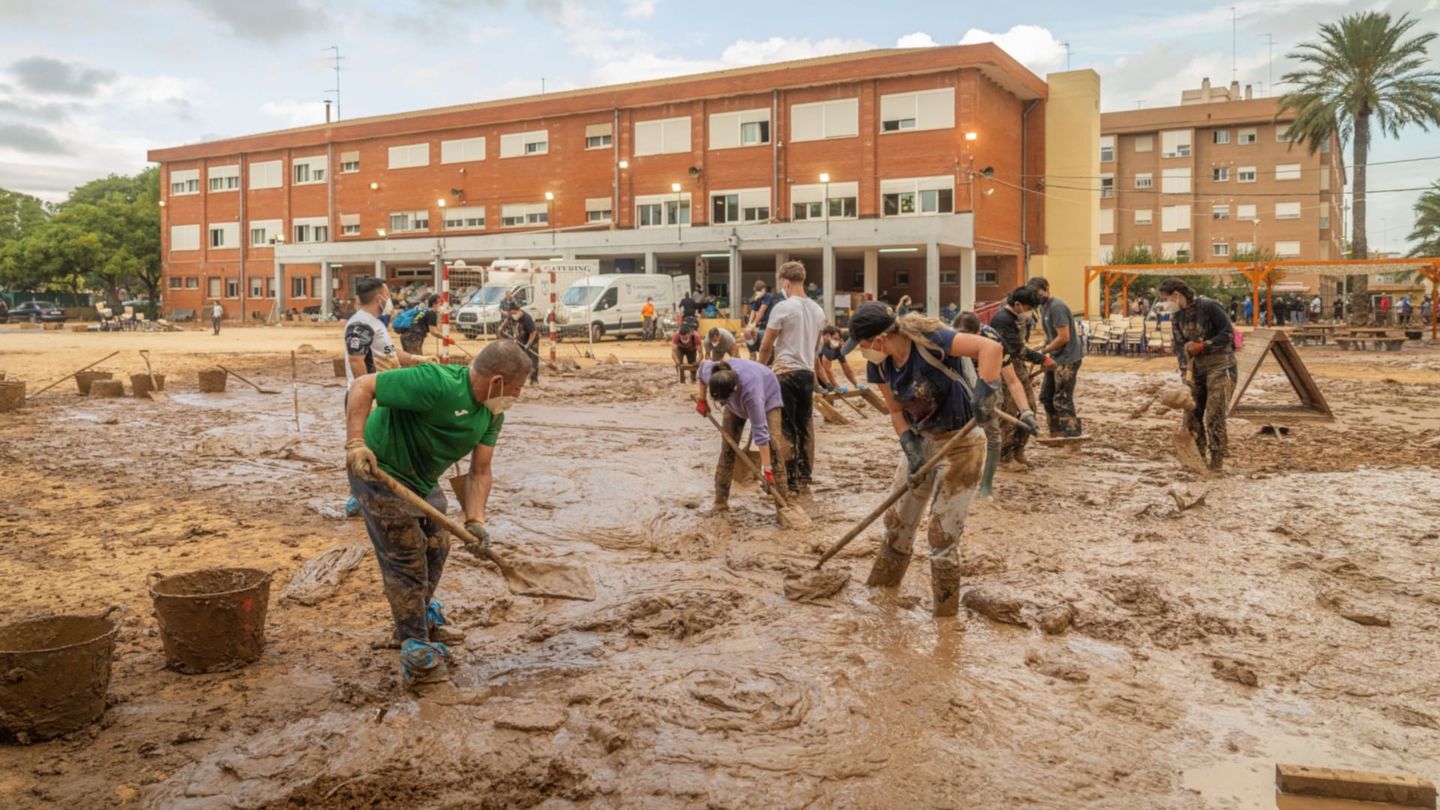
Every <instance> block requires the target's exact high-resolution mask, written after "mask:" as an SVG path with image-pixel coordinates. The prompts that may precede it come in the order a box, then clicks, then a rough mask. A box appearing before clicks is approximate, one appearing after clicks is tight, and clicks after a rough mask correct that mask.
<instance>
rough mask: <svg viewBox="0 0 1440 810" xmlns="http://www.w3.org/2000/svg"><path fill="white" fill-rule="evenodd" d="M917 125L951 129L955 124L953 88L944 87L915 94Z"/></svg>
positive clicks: (927, 127)
mask: <svg viewBox="0 0 1440 810" xmlns="http://www.w3.org/2000/svg"><path fill="white" fill-rule="evenodd" d="M915 104H916V113H917V116H916V117H917V119H918V120H917V121H916V123H917V125H918V126H919V128H920V129H951V128H953V127H954V126H955V90H954V88H951V87H946V88H944V89H942V90H930V91H927V92H924V93H919V94H917V95H916V100H915Z"/></svg>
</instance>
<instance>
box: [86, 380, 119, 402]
mask: <svg viewBox="0 0 1440 810" xmlns="http://www.w3.org/2000/svg"><path fill="white" fill-rule="evenodd" d="M90 396H92V397H97V398H100V399H113V398H115V397H123V396H125V383H124V382H122V381H121V380H96V381H95V382H92V383H90Z"/></svg>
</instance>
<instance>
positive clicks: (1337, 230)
mask: <svg viewBox="0 0 1440 810" xmlns="http://www.w3.org/2000/svg"><path fill="white" fill-rule="evenodd" d="M1277 101H1278V100H1277V99H1273V98H1260V99H1257V98H1253V96H1252V93H1251V91H1250V88H1249V87H1246V88H1245V91H1244V94H1243V96H1242V94H1241V91H1240V87H1239V85H1238V84H1232V85H1231V86H1230V87H1229V88H1224V87H1212V86H1211V84H1210V80H1209V79H1206V80H1205V81H1204V83H1203V84H1202V86H1201V87H1200V88H1199V89H1198V90H1187V91H1185V92H1184V94H1183V95H1182V103H1181V104H1180V105H1179V106H1176V107H1161V108H1154V109H1141V110H1130V111H1126V112H1114V113H1105V114H1103V115H1101V116H1100V131H1101V138H1100V243H1101V259H1102V260H1103V261H1109V259H1110V257H1111V255H1112V253H1116V252H1123V251H1125V250H1126V249H1128V248H1133V247H1146V248H1149V250H1150V252H1151V254H1152V255H1154V256H1157V257H1158V256H1163V257H1165V258H1167V259H1168V258H1177V257H1184V258H1188V259H1189V260H1191V261H1196V262H1212V261H1214V262H1226V261H1233V260H1234V259H1235V257H1237V256H1246V255H1251V254H1254V253H1255V252H1257V251H1258V252H1259V253H1260V254H1261V255H1263V256H1266V257H1270V256H1274V257H1275V258H1280V259H1315V260H1326V259H1342V258H1344V257H1345V256H1344V244H1345V242H1344V225H1345V223H1344V216H1345V209H1344V190H1345V166H1344V162H1343V159H1342V158H1341V154H1340V149H1339V144H1338V142H1335V141H1333V140H1332V142H1331V143H1329V144H1326V146H1325V148H1322V149H1320V150H1319V151H1317V152H1315V153H1314V154H1311V153H1310V151H1309V149H1308V148H1306V147H1305V146H1304V145H1301V144H1293V145H1292V144H1291V143H1290V142H1289V141H1287V140H1285V139H1284V132H1285V130H1286V128H1287V127H1288V126H1289V124H1290V121H1292V120H1293V119H1294V113H1293V112H1289V113H1282V112H1281V111H1280V108H1279V105H1278V104H1277ZM1277 289H1279V290H1281V291H1295V292H1300V291H1305V292H1327V293H1328V292H1330V291H1331V290H1330V289H1329V288H1328V287H1327V288H1326V289H1324V290H1322V289H1321V280H1320V278H1319V277H1317V276H1313V275H1310V276H1292V277H1289V278H1286V279H1285V280H1284V281H1282V282H1281V284H1280V285H1277Z"/></svg>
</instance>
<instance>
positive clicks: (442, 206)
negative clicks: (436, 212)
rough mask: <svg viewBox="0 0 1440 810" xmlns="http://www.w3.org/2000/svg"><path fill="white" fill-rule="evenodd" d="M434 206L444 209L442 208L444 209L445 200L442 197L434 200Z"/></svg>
mask: <svg viewBox="0 0 1440 810" xmlns="http://www.w3.org/2000/svg"><path fill="white" fill-rule="evenodd" d="M435 204H436V205H438V206H440V207H441V208H444V207H445V198H444V197H438V198H436V200H435Z"/></svg>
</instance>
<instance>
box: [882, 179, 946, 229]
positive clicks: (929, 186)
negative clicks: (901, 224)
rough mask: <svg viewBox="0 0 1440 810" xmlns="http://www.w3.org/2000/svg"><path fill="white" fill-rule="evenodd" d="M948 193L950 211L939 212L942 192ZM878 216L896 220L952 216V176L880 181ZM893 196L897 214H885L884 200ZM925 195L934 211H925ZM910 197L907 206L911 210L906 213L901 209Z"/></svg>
mask: <svg viewBox="0 0 1440 810" xmlns="http://www.w3.org/2000/svg"><path fill="white" fill-rule="evenodd" d="M947 191H948V192H950V210H949V211H942V210H940V207H941V202H942V200H943V196H942V194H943V192H947ZM879 192H880V216H881V217H883V218H885V219H896V218H901V217H932V216H939V215H942V214H953V213H954V212H955V178H954V176H953V175H948V174H945V175H938V176H934V177H896V178H891V179H886V180H881V181H880V188H879ZM892 195H894V196H895V197H896V209H897V213H894V214H887V213H885V198H886V197H888V196H892ZM927 195H928V196H929V199H930V200H931V201H932V204H933V205H934V208H935V210H933V211H927V210H925V208H926V199H927ZM907 196H908V197H910V202H909V205H910V207H911V210H910V211H908V212H906V211H903V210H901V209H903V207H904V205H905V197H907Z"/></svg>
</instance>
